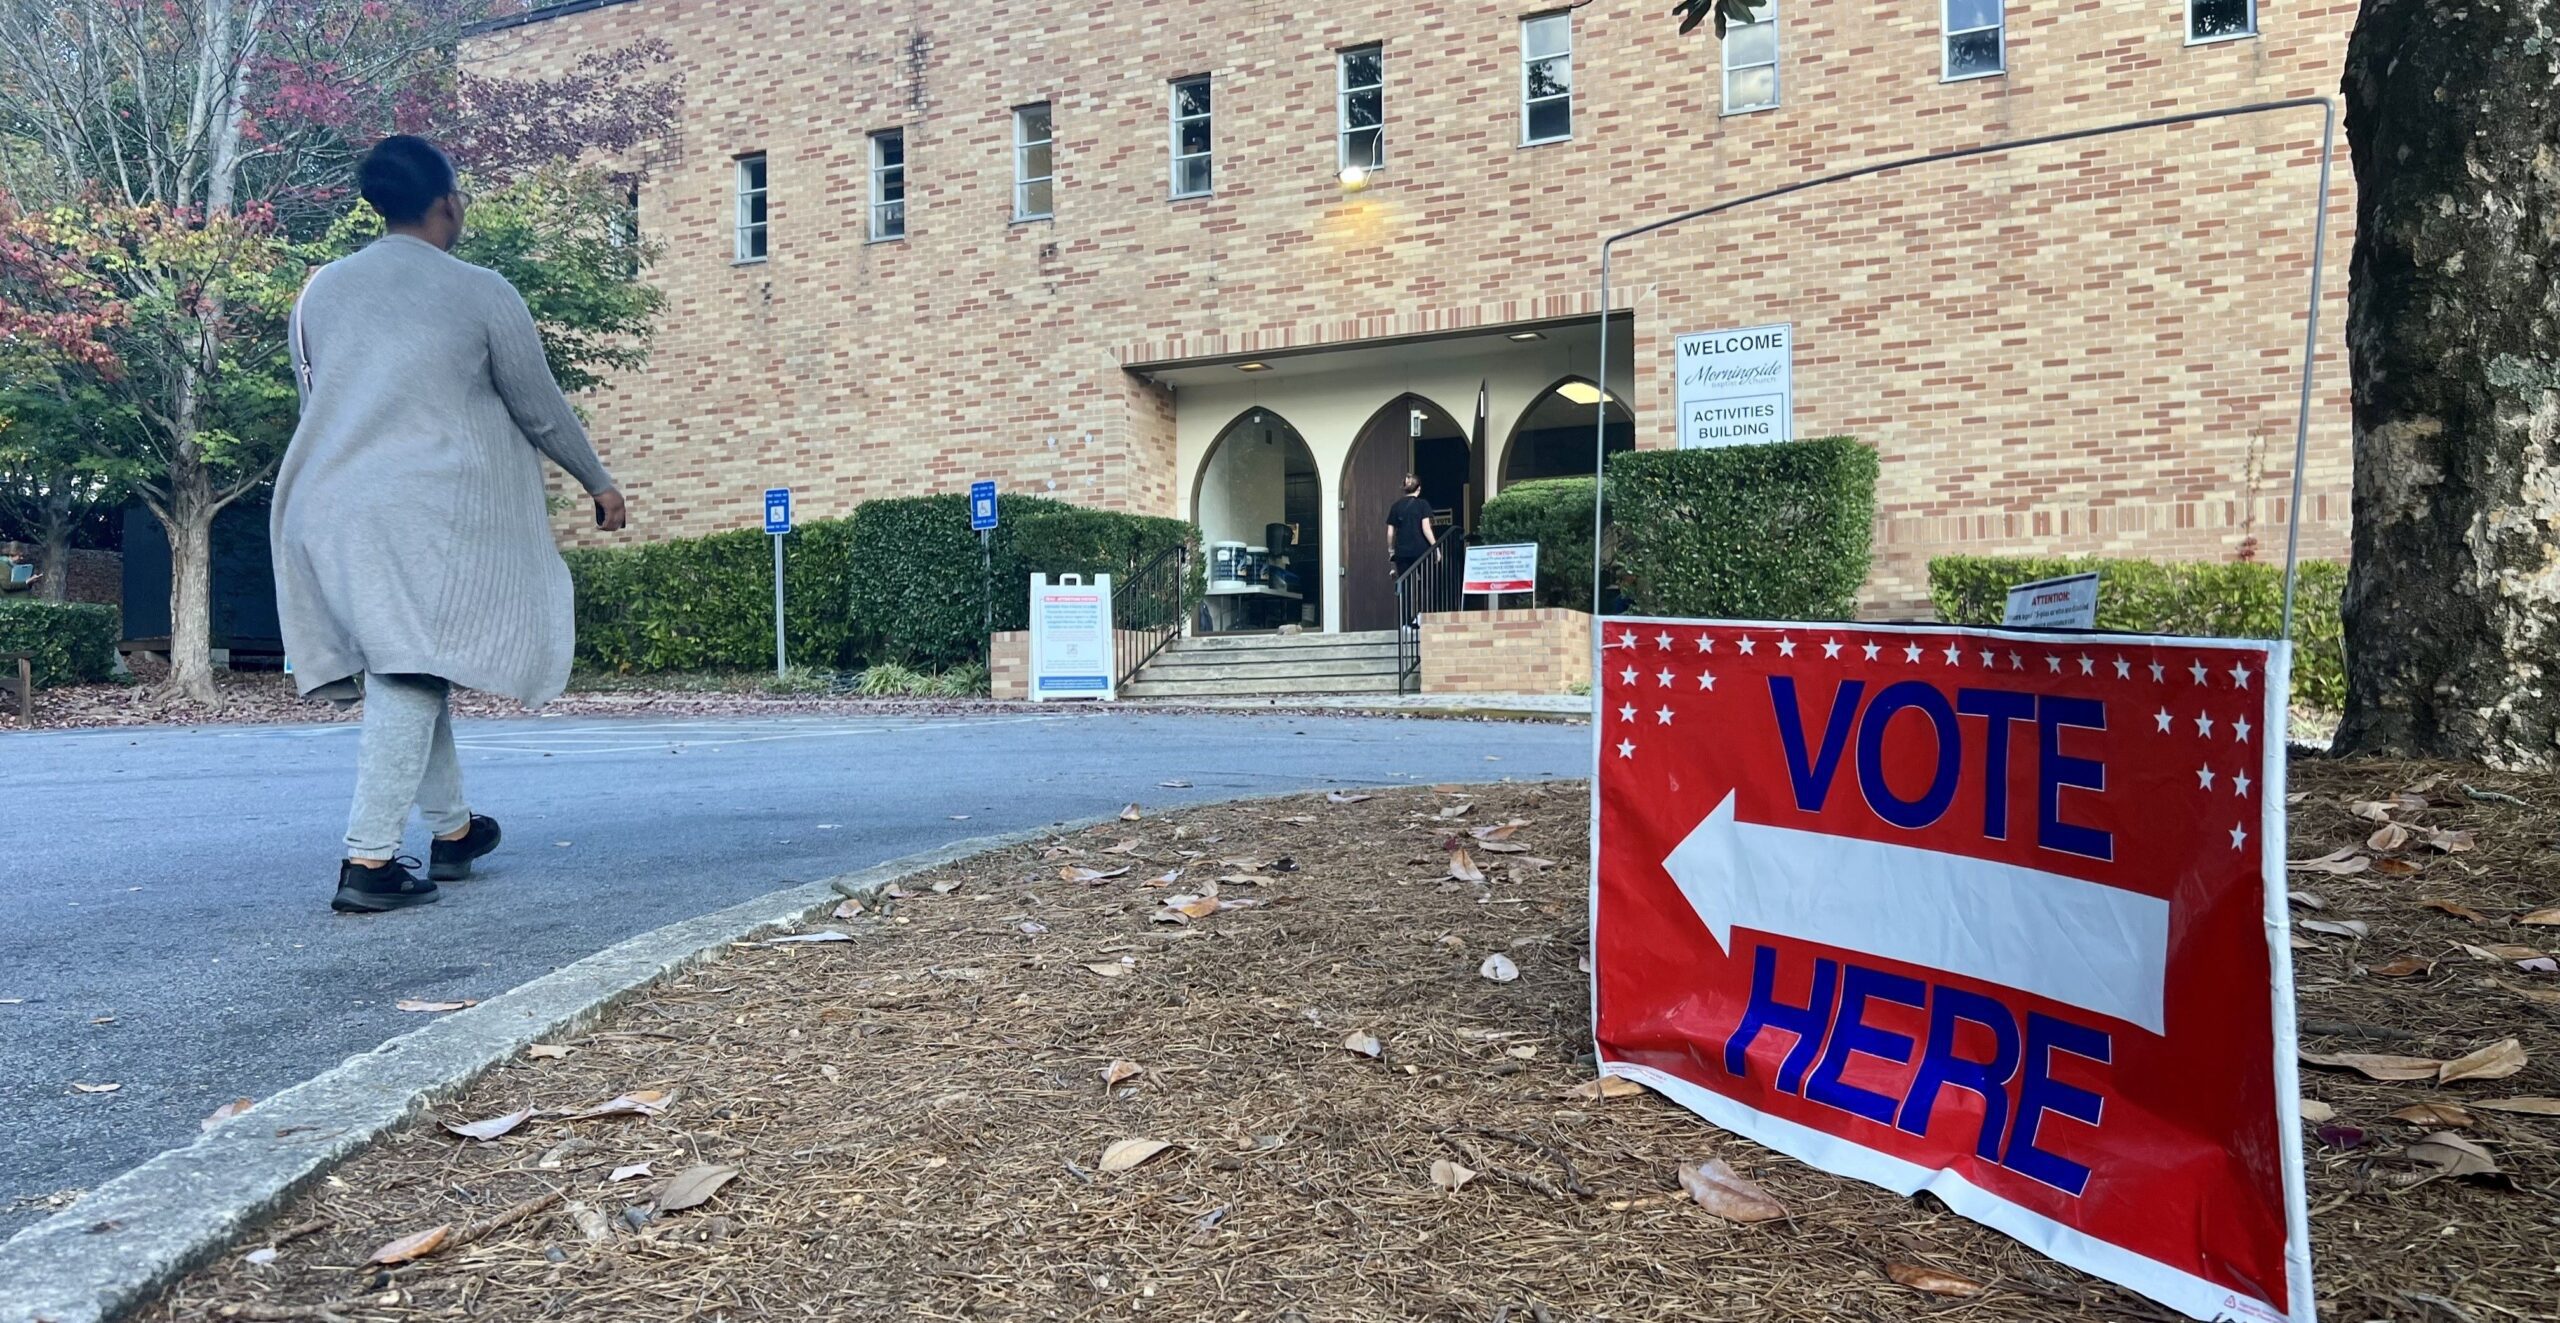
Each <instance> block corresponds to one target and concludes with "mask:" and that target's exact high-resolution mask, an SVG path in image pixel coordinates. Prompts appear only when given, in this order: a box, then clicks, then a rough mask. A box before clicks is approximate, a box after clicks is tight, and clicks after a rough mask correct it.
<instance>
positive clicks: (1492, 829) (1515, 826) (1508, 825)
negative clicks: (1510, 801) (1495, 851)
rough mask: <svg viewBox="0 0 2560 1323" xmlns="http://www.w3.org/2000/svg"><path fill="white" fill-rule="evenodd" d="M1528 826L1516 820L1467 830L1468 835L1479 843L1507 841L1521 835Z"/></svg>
mask: <svg viewBox="0 0 2560 1323" xmlns="http://www.w3.org/2000/svg"><path fill="white" fill-rule="evenodd" d="M1528 825H1529V824H1528V823H1526V822H1523V821H1521V820H1520V819H1518V818H1514V819H1512V820H1511V821H1509V822H1497V823H1495V824H1493V825H1492V826H1489V827H1469V828H1468V829H1467V834H1468V835H1469V836H1473V837H1475V838H1476V839H1477V840H1479V841H1507V840H1510V839H1511V838H1512V837H1514V836H1517V835H1519V834H1520V829H1521V828H1523V827H1526V826H1528Z"/></svg>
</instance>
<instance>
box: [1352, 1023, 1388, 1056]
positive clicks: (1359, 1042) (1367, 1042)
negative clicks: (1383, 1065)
mask: <svg viewBox="0 0 2560 1323" xmlns="http://www.w3.org/2000/svg"><path fill="white" fill-rule="evenodd" d="M1342 1050H1343V1051H1345V1052H1357V1053H1359V1054H1360V1055H1362V1056H1364V1057H1374V1056H1377V1055H1378V1054H1379V1053H1381V1052H1384V1051H1386V1050H1387V1046H1386V1044H1384V1043H1381V1042H1379V1041H1378V1040H1377V1039H1376V1038H1374V1037H1372V1036H1371V1035H1369V1034H1367V1033H1363V1032H1362V1031H1360V1030H1357V1029H1354V1030H1352V1031H1351V1036H1350V1037H1348V1038H1345V1039H1343V1040H1342Z"/></svg>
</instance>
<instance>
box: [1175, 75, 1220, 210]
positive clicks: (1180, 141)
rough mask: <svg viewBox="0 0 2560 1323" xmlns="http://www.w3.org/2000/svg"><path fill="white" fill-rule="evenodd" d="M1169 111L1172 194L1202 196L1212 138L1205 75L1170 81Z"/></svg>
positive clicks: (1209, 177)
mask: <svg viewBox="0 0 2560 1323" xmlns="http://www.w3.org/2000/svg"><path fill="white" fill-rule="evenodd" d="M1172 113H1173V126H1172V134H1173V137H1172V146H1173V195H1174V196H1175V197H1178V198H1196V197H1206V196H1208V194H1209V191H1210V185H1211V182H1212V172H1211V170H1210V166H1209V158H1210V152H1211V147H1212V145H1213V143H1214V141H1215V137H1214V135H1213V134H1212V132H1211V130H1210V118H1209V79H1208V77H1207V76H1206V75H1203V76H1201V77H1198V78H1178V79H1175V80H1174V84H1173V112H1172Z"/></svg>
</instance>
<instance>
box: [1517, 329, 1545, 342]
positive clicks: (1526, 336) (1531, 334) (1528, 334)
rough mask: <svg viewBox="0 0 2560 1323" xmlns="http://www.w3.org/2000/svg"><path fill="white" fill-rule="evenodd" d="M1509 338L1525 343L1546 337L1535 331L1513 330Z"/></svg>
mask: <svg viewBox="0 0 2560 1323" xmlns="http://www.w3.org/2000/svg"><path fill="white" fill-rule="evenodd" d="M1511 338H1512V339H1514V340H1517V341H1519V342H1520V343H1522V344H1524V345H1525V344H1527V343H1529V342H1530V341H1532V340H1544V339H1546V338H1547V337H1546V336H1544V335H1541V334H1539V333H1538V332H1536V331H1513V332H1512V333H1511Z"/></svg>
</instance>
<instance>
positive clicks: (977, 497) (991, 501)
mask: <svg viewBox="0 0 2560 1323" xmlns="http://www.w3.org/2000/svg"><path fill="white" fill-rule="evenodd" d="M995 526H996V485H995V484H994V483H993V482H973V483H971V484H969V527H970V528H971V529H972V530H974V531H976V532H980V533H983V532H986V531H987V530H988V529H990V528H993V527H995Z"/></svg>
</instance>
